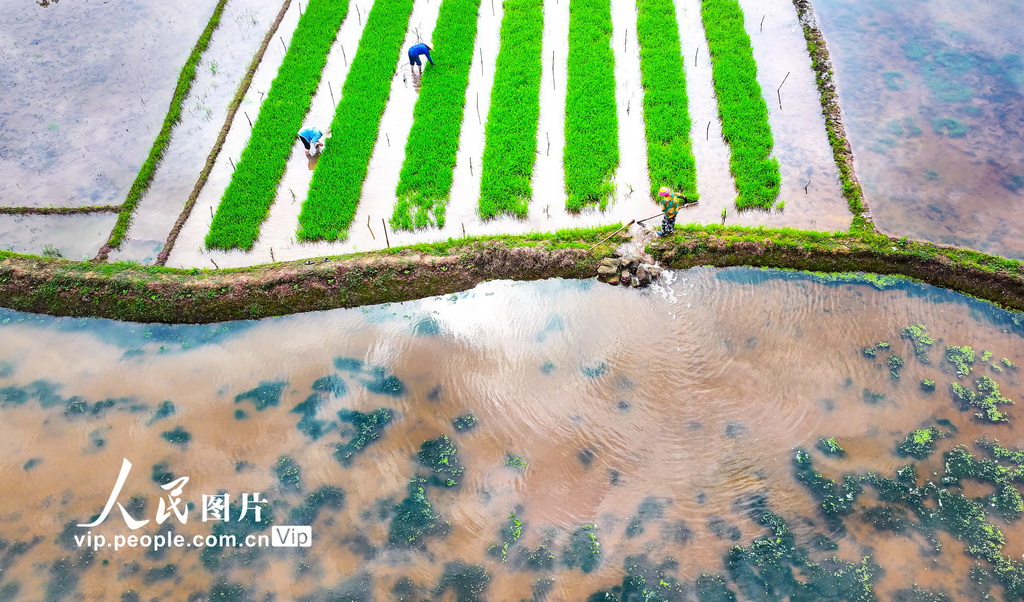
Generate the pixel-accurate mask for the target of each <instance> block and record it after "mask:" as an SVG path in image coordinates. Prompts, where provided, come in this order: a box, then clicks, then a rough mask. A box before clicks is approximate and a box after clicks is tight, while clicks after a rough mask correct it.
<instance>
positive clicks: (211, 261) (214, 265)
mask: <svg viewBox="0 0 1024 602" xmlns="http://www.w3.org/2000/svg"><path fill="white" fill-rule="evenodd" d="M210 263H212V264H213V267H215V268H217V269H218V270H219V269H220V266H219V265H217V262H216V261H214V260H213V257H211V258H210Z"/></svg>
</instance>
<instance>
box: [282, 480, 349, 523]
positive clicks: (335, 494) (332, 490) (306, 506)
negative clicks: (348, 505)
mask: <svg viewBox="0 0 1024 602" xmlns="http://www.w3.org/2000/svg"><path fill="white" fill-rule="evenodd" d="M344 505H345V492H344V491H342V490H341V489H340V488H338V487H334V486H332V485H325V486H323V487H320V488H319V489H317V490H316V491H311V492H310V493H308V494H306V497H305V499H304V500H303V502H302V504H300V505H298V506H296V507H294V508H292V510H291V513H289V515H288V522H289V524H292V525H312V524H313V523H314V522H315V521H316V519H317V517H318V516H319V515H320V511H321V510H322V509H328V510H340V509H341V508H342V507H344Z"/></svg>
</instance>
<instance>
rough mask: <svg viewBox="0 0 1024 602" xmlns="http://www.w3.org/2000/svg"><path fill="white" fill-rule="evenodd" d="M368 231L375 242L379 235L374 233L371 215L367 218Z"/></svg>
mask: <svg viewBox="0 0 1024 602" xmlns="http://www.w3.org/2000/svg"><path fill="white" fill-rule="evenodd" d="M366 229H367V230H369V231H370V237H371V238H373V240H377V235H376V234H374V233H373V228H371V227H370V216H369V215H367V216H366Z"/></svg>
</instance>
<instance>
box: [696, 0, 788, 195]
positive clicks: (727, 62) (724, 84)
mask: <svg viewBox="0 0 1024 602" xmlns="http://www.w3.org/2000/svg"><path fill="white" fill-rule="evenodd" d="M701 18H702V19H703V21H704V32H705V34H706V35H707V39H708V50H709V52H710V53H711V64H712V66H711V70H712V77H713V78H714V83H715V94H716V95H717V96H718V115H719V118H720V119H721V120H722V136H723V137H724V138H725V141H726V142H727V143H728V144H729V149H730V153H729V169H730V171H731V172H732V175H733V178H734V179H735V181H736V189H737V191H738V192H739V194H738V196H737V197H736V208H737V209H752V208H758V209H764V210H768V209H771V208H772V206H773V205H774V204H775V200H776V199H777V198H778V196H779V188H780V186H781V184H782V175H781V174H780V173H779V162H778V160H777V159H775V158H771V157H769V155H770V154H771V152H772V147H773V146H774V144H775V142H774V139H773V138H772V129H771V126H770V125H769V124H768V104H767V103H766V102H765V100H764V96H763V95H762V93H761V86H760V84H758V83H757V63H756V62H755V61H754V51H753V49H752V48H751V46H750V36H749V35H747V31H746V29H745V28H744V25H743V11H742V9H740V5H739V2H737V1H736V0H701Z"/></svg>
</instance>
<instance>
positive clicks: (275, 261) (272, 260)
mask: <svg viewBox="0 0 1024 602" xmlns="http://www.w3.org/2000/svg"><path fill="white" fill-rule="evenodd" d="M270 261H271V262H273V263H277V259H275V258H274V247H270Z"/></svg>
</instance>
